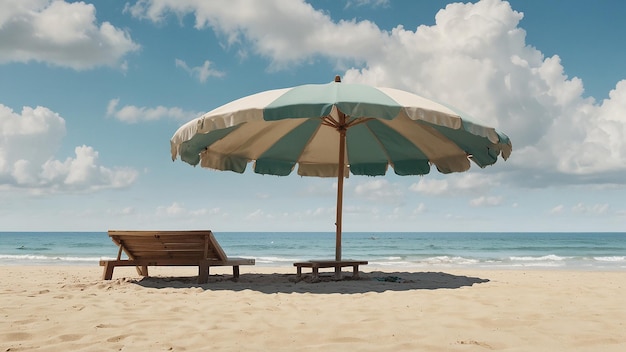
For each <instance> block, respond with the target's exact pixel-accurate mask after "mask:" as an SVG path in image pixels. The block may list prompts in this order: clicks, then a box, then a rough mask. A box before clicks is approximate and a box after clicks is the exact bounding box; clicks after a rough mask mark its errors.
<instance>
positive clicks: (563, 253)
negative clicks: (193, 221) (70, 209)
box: [0, 232, 626, 270]
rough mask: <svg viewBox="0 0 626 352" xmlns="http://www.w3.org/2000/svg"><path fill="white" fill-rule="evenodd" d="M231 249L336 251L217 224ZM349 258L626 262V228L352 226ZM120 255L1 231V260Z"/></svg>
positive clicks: (69, 236)
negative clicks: (448, 229) (520, 230)
mask: <svg viewBox="0 0 626 352" xmlns="http://www.w3.org/2000/svg"><path fill="white" fill-rule="evenodd" d="M215 236H216V238H217V240H218V241H219V243H220V244H221V245H222V247H223V248H224V251H225V252H226V253H227V254H228V255H229V256H233V257H235V256H242V257H249V258H255V259H256V265H260V266H292V263H294V262H296V261H302V260H310V259H333V258H334V255H335V233H334V232H333V233H331V232H293V233H290V232H261V233H256V232H215ZM342 247H343V258H344V259H347V258H351V259H360V260H368V261H369V263H370V264H371V265H376V266H388V267H394V268H407V269H408V268H414V269H417V270H428V269H429V268H471V267H475V268H493V269H507V268H544V269H564V270H626V233H563V232H558V233H554V232H533V233H514V232H506V233H498V232H487V233H478V232H371V233H370V232H349V233H344V234H343V244H342ZM116 256H117V246H115V244H114V243H113V242H112V241H111V240H110V239H109V237H108V235H107V233H106V232H0V266H6V265H98V261H99V260H100V259H113V258H115V257H116Z"/></svg>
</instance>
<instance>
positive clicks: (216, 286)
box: [131, 271, 489, 294]
mask: <svg viewBox="0 0 626 352" xmlns="http://www.w3.org/2000/svg"><path fill="white" fill-rule="evenodd" d="M131 281H132V282H134V283H136V284H137V285H139V286H142V287H146V288H155V289H162V288H191V287H199V288H202V289H204V290H210V291H221V290H222V291H243V290H252V291H258V292H262V293H316V294H330V293H345V294H352V293H367V292H385V291H408V290H437V289H456V288H461V287H466V286H472V285H474V284H480V283H486V282H489V280H488V279H481V278H477V277H469V276H458V275H452V274H447V273H443V272H377V271H374V272H369V273H361V276H360V278H358V279H352V278H351V277H345V278H344V279H342V280H339V281H336V280H334V278H333V275H332V274H330V273H329V274H328V275H320V278H319V279H318V280H316V281H312V280H311V277H310V276H309V275H303V279H302V280H299V281H297V280H296V275H295V274H242V275H241V276H240V277H239V279H238V280H236V281H235V280H234V279H233V278H232V276H228V275H226V276H225V275H211V276H210V277H209V282H208V283H207V284H202V285H199V284H198V283H196V278H195V277H147V278H143V279H141V280H131Z"/></svg>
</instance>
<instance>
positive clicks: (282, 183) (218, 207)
mask: <svg viewBox="0 0 626 352" xmlns="http://www.w3.org/2000/svg"><path fill="white" fill-rule="evenodd" d="M625 12H626V2H624V1H621V0H601V1H593V2H592V1H568V0H552V1H528V0H511V1H508V2H507V1H501V0H481V1H471V2H454V1H447V0H423V1H410V0H348V1H335V0H315V1H304V0H264V1H252V0H250V1H244V0H224V1H203V0H139V1H128V2H125V1H108V0H96V1H89V0H87V1H82V2H73V1H67V0H58V1H49V0H0V231H106V230H109V229H181V230H182V229H211V230H213V231H214V232H216V233H217V232H230V231H294V232H300V231H324V232H333V231H335V225H334V222H335V204H336V187H337V185H336V180H334V179H326V178H315V177H300V176H297V175H296V173H295V172H294V173H293V174H292V175H290V176H286V177H277V176H263V175H258V174H255V173H253V172H252V171H251V170H250V169H251V168H250V167H249V168H248V171H247V172H246V173H244V174H236V173H232V172H222V171H214V170H208V169H202V168H200V167H192V166H190V165H188V164H186V163H184V162H181V161H180V160H176V161H172V160H171V155H170V149H169V148H170V144H169V140H170V138H171V137H172V135H173V134H174V132H175V131H176V130H177V129H178V127H179V126H181V125H182V124H184V123H185V122H187V121H189V120H191V119H193V118H196V117H198V116H199V115H201V114H203V113H204V112H207V111H210V110H212V109H214V108H216V107H218V106H220V105H222V104H225V103H227V102H229V101H231V100H234V99H237V98H240V97H243V96H246V95H250V94H253V93H257V92H260V91H264V90H269V89H276V88H285V87H291V86H297V85H301V84H309V83H327V82H330V81H332V80H333V78H334V76H335V75H340V76H342V80H343V82H356V83H366V84H371V85H374V86H385V87H393V88H397V89H403V90H407V91H410V92H413V93H416V94H419V95H421V96H424V97H426V98H430V99H434V100H437V101H441V102H445V103H447V104H450V105H452V106H454V107H456V108H458V109H460V110H462V111H464V112H466V113H468V114H469V115H471V116H473V117H475V118H476V119H477V120H479V121H481V122H482V123H483V124H486V125H488V126H493V127H496V128H497V129H498V130H499V131H502V132H504V133H506V134H507V135H508V136H509V137H510V139H511V141H512V144H513V153H512V155H511V157H510V158H509V159H508V160H506V161H504V160H502V159H500V160H498V162H497V163H496V164H494V165H492V166H488V167H486V168H484V169H481V168H480V167H478V166H477V165H472V167H471V168H470V170H469V171H467V172H464V173H456V174H448V175H443V174H440V173H438V172H437V170H436V169H434V168H433V170H432V171H431V173H430V174H428V175H425V176H406V177H402V176H397V175H395V174H393V171H392V170H390V171H389V172H388V173H387V175H386V176H381V177H365V176H350V178H348V179H346V181H345V185H344V186H345V191H344V213H343V214H344V215H343V230H344V231H346V232H350V231H359V232H362V231H364V232H372V233H374V232H389V231H406V232H416V231H429V232H433V231H472V232H493V231H513V232H518V231H532V232H534V231H589V232H600V231H625V230H626V201H625V199H626V177H624V174H625V172H626V47H625V46H624V45H623V38H624V36H626V23H625V22H624V21H623V20H622V18H621V16H622V14H623V13H625Z"/></svg>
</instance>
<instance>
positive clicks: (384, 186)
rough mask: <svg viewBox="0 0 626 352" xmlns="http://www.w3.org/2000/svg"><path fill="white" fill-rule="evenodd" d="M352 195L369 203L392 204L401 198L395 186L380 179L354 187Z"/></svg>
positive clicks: (400, 193)
mask: <svg viewBox="0 0 626 352" xmlns="http://www.w3.org/2000/svg"><path fill="white" fill-rule="evenodd" d="M354 193H355V195H356V196H357V197H361V198H365V199H368V200H371V201H387V202H394V203H395V202H397V201H398V199H400V198H401V197H402V192H401V191H400V189H399V188H398V186H397V185H394V184H392V183H389V181H387V180H385V179H382V178H379V179H375V180H371V181H366V182H363V183H360V184H358V185H356V186H355V187H354Z"/></svg>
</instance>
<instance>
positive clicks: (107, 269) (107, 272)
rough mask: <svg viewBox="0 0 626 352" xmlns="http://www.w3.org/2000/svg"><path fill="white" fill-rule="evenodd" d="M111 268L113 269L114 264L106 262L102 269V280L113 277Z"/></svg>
mask: <svg viewBox="0 0 626 352" xmlns="http://www.w3.org/2000/svg"><path fill="white" fill-rule="evenodd" d="M113 269H115V265H113V263H111V262H106V263H105V264H104V270H102V280H111V279H112V278H113Z"/></svg>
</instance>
